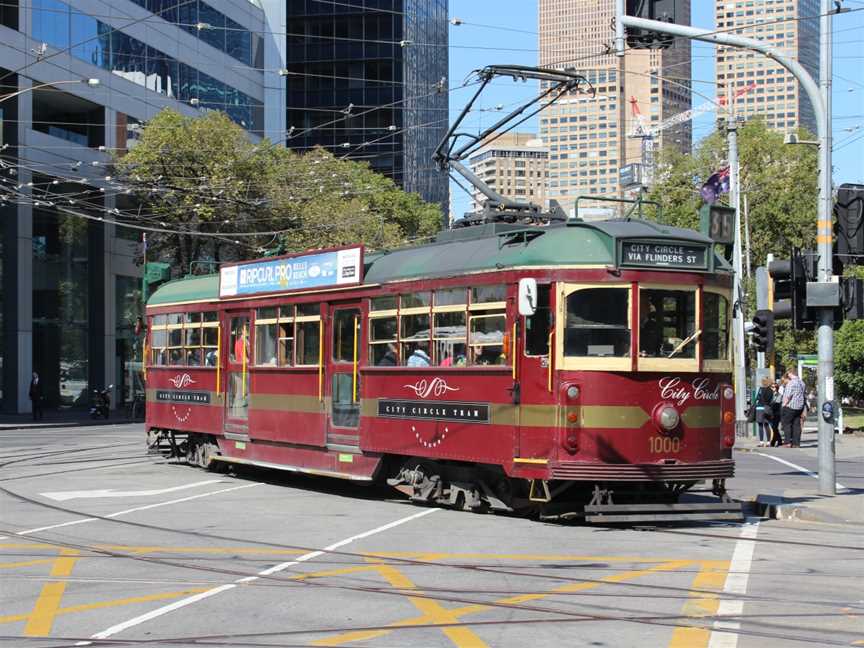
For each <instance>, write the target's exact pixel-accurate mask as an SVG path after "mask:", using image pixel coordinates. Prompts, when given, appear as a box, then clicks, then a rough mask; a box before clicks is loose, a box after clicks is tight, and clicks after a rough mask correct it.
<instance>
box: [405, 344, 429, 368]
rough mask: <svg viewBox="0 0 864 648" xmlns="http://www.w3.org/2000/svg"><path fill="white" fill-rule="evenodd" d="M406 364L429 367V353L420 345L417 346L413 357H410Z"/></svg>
mask: <svg viewBox="0 0 864 648" xmlns="http://www.w3.org/2000/svg"><path fill="white" fill-rule="evenodd" d="M405 364H406V366H408V367H428V366H429V365H430V364H431V362H430V359H429V354H427V353H426V352H425V351H424V350H423V349H421V348H420V347H417V348H416V349H414V353H412V354H411V357H410V358H408V362H407V363H405Z"/></svg>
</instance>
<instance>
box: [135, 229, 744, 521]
mask: <svg viewBox="0 0 864 648" xmlns="http://www.w3.org/2000/svg"><path fill="white" fill-rule="evenodd" d="M730 287H731V272H730V268H729V266H728V264H727V263H726V262H725V260H723V259H722V258H721V257H720V256H718V255H716V254H715V252H714V246H713V245H712V243H711V241H710V240H709V239H707V238H706V237H704V236H702V235H700V234H698V233H696V232H693V231H690V230H683V229H677V228H670V227H663V226H660V225H657V224H654V223H649V222H646V221H640V220H610V221H602V222H593V223H587V222H581V221H577V222H573V221H571V222H568V223H566V224H561V225H549V226H524V225H515V224H504V223H492V224H486V225H479V226H475V227H466V228H462V229H456V230H451V231H445V232H442V233H440V234H439V236H438V238H437V240H436V241H435V242H434V243H432V244H429V245H423V246H417V247H410V248H405V249H398V250H392V251H386V252H378V253H374V254H368V255H365V256H364V251H363V249H362V248H361V247H349V248H344V249H334V250H323V251H315V252H310V253H305V254H301V255H294V256H286V257H278V258H271V259H262V260H256V261H249V262H243V263H238V264H231V265H224V266H223V267H221V268H220V273H219V274H218V275H211V276H198V277H192V278H187V279H181V280H176V281H172V282H170V283H167V284H165V285H163V286H162V287H160V288H159V289H158V290H157V291H156V292H155V293H154V294H153V296H152V297H151V299H150V300H149V302H148V305H147V317H148V333H147V336H148V337H147V346H146V353H147V362H146V380H147V401H148V402H147V423H146V429H147V435H148V442H149V444H150V447H151V448H157V447H159V448H160V449H162V450H163V451H164V452H166V453H168V454H171V455H173V456H177V457H181V458H185V459H186V460H188V461H189V462H190V463H193V464H197V465H200V466H203V467H207V466H209V467H215V466H217V465H222V466H224V465H225V464H250V465H255V466H264V467H270V468H278V469H284V470H290V471H299V472H304V473H311V474H316V475H327V476H331V477H340V478H344V479H351V480H361V481H373V480H374V481H384V480H387V481H388V482H389V483H390V484H391V485H393V486H396V487H398V488H400V489H401V490H403V491H404V492H406V493H408V494H409V495H410V496H411V497H412V499H414V500H416V501H420V502H427V503H437V504H446V505H451V506H456V507H460V508H465V509H471V510H486V509H493V510H505V511H511V510H515V511H532V510H533V511H540V512H541V513H542V514H545V515H564V516H565V517H566V516H578V515H587V518H588V519H589V520H596V519H609V518H608V517H605V516H608V515H610V514H614V513H616V512H618V513H621V512H625V513H629V514H631V515H629V516H628V517H627V519H630V520H635V519H645V517H646V516H649V517H650V515H655V516H656V515H657V513H658V510H659V512H660V518H664V516H678V515H680V514H682V513H689V514H691V515H693V516H695V517H712V518H717V517H730V516H732V515H735V513H734V512H733V511H734V509H735V507H733V506H731V505H729V504H722V502H724V501H728V498H726V497H725V486H724V485H725V480H726V479H727V478H729V477H731V476H732V475H733V471H734V462H733V460H732V458H731V453H732V446H733V444H734V440H735V434H734V392H733V389H732V387H731V384H730V377H731V376H730V374H731V359H730V345H729V333H730V326H729V317H730V307H731V304H730V300H731V298H730ZM706 480H707V481H710V482H711V483H712V484H713V491H714V493H715V495H718V496H720V498H721V499H720V503H719V504H718V503H715V504H693V505H687V504H674V502H675V501H676V500H677V497H678V495H680V494H681V493H683V492H684V491H686V490H688V489H689V488H691V487H693V486H694V485H695V484H698V483H701V482H703V481H706ZM658 506H659V507H660V508H659V509H658V508H657V507H658ZM634 512H635V515H633V514H634ZM737 514H740V509H738V513H737Z"/></svg>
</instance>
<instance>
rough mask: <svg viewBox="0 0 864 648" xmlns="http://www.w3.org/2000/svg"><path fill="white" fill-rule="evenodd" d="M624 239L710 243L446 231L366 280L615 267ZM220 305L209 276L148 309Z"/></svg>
mask: <svg viewBox="0 0 864 648" xmlns="http://www.w3.org/2000/svg"><path fill="white" fill-rule="evenodd" d="M620 239H641V240H653V241H669V242H670V243H672V242H679V243H699V244H710V243H711V240H710V239H709V238H707V237H706V236H704V235H702V234H700V233H698V232H694V231H693V230H688V229H681V228H678V227H667V226H664V225H658V224H657V223H652V222H649V221H642V220H635V219H633V220H628V219H619V220H609V221H598V222H591V223H585V222H581V221H577V222H571V223H568V224H567V225H566V226H553V227H536V226H527V227H526V226H523V225H511V224H503V223H495V224H489V225H480V226H474V227H466V228H462V229H455V230H449V231H443V232H441V233H440V234H439V235H438V237H437V238H436V240H435V242H433V243H430V244H428V245H421V246H415V247H406V248H400V249H396V250H389V251H384V252H374V253H370V254H367V255H366V258H365V277H364V279H365V283H373V284H381V283H387V282H391V281H400V280H406V279H420V278H443V277H451V276H457V275H463V274H472V273H477V272H488V271H491V270H506V269H508V268H529V267H549V266H580V265H583V266H596V265H615V263H616V248H617V241H618V240H620ZM713 267H714V268H715V269H716V270H719V271H724V270H728V268H729V266H728V264H727V263H726V261H725V260H723V259H722V258H720V257H719V256H717V257H715V260H714V266H713ZM218 299H219V276H218V275H206V276H196V277H190V278H188V279H177V280H174V281H170V282H168V283H166V284H164V285H163V286H161V287H160V288H159V289H158V290H156V292H154V293H153V295H152V296H151V297H150V299H149V301H148V305H150V306H158V305H160V304H172V303H182V302H190V301H218Z"/></svg>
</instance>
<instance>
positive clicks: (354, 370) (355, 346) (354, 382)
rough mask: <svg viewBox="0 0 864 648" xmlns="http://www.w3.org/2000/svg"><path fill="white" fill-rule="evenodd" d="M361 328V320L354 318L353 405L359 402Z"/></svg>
mask: <svg viewBox="0 0 864 648" xmlns="http://www.w3.org/2000/svg"><path fill="white" fill-rule="evenodd" d="M359 328H360V318H359V317H355V318H354V366H353V367H352V370H351V398H352V401H351V402H352V403H356V402H357V337H358V336H357V330H358V329H359Z"/></svg>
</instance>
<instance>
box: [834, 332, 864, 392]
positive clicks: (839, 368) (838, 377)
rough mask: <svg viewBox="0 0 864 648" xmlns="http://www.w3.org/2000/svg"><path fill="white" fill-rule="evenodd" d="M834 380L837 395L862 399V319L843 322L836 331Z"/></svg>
mask: <svg viewBox="0 0 864 648" xmlns="http://www.w3.org/2000/svg"><path fill="white" fill-rule="evenodd" d="M834 380H835V382H836V383H837V392H838V395H839V396H841V397H842V396H850V397H852V398H854V399H857V400H861V399H864V320H857V321H847V322H844V323H843V326H841V327H840V330H839V331H837V333H836V337H835V338H834Z"/></svg>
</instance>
